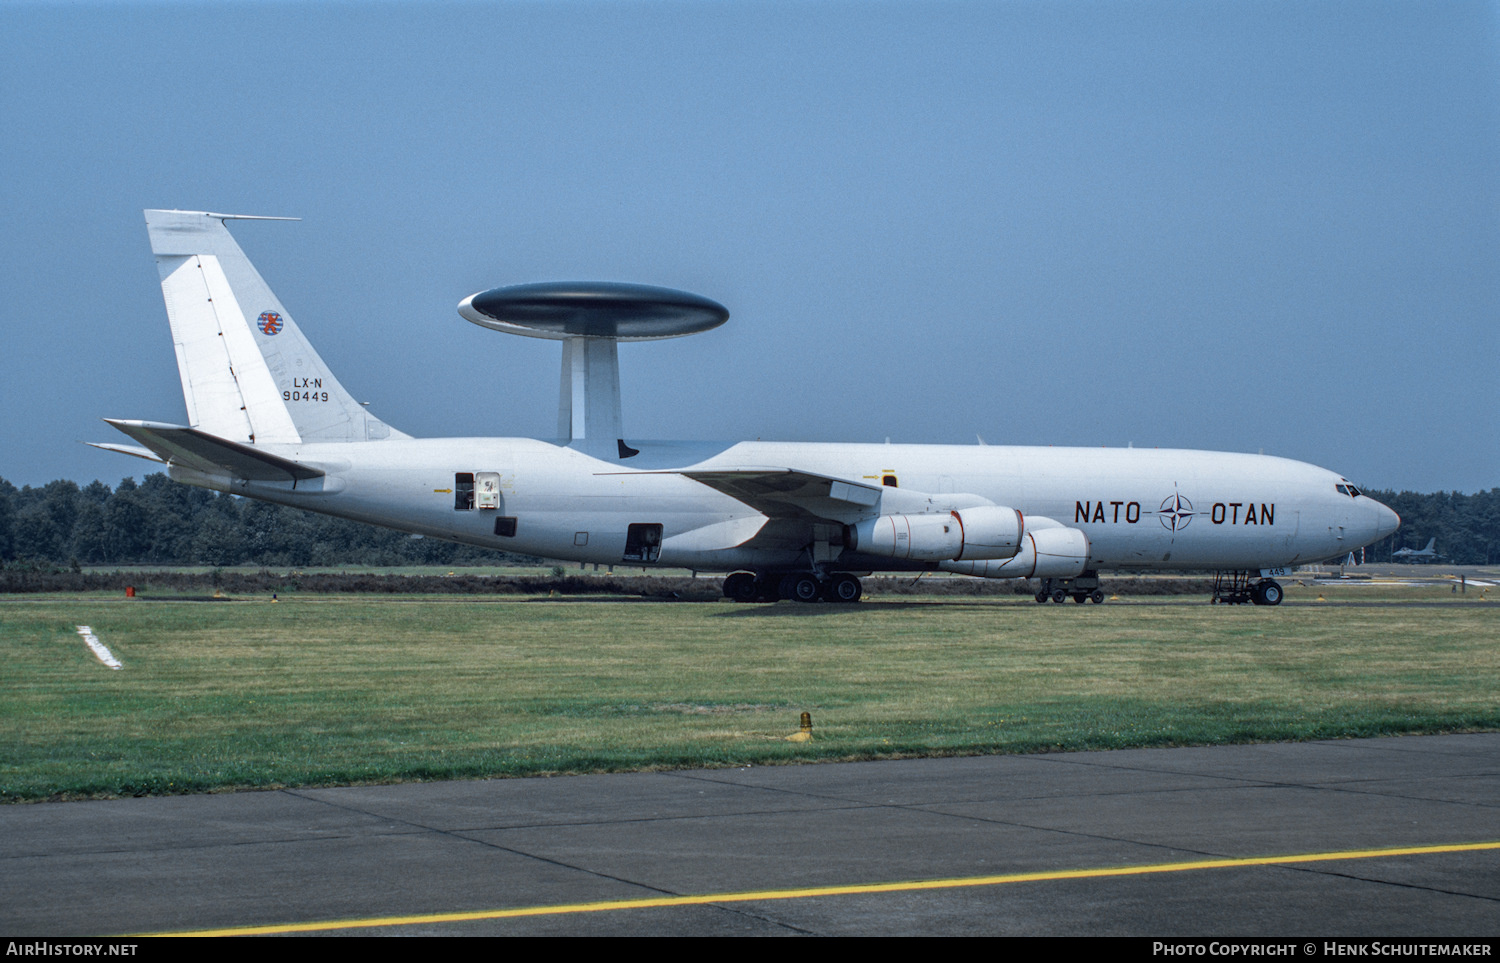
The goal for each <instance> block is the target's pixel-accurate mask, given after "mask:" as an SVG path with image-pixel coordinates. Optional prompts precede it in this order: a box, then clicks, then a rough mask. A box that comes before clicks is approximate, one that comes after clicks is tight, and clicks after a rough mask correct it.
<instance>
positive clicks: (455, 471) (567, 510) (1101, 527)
mask: <svg viewBox="0 0 1500 963" xmlns="http://www.w3.org/2000/svg"><path fill="white" fill-rule="evenodd" d="M639 447H640V449H641V454H640V455H639V456H637V457H635V458H632V459H631V464H630V466H629V467H628V468H627V467H625V466H624V465H622V464H619V463H611V462H604V461H599V460H597V459H594V458H591V457H589V456H588V455H586V454H583V453H582V452H579V451H577V450H574V449H572V448H568V447H564V446H561V445H557V444H552V443H549V442H544V441H537V440H533V439H525V438H431V439H415V438H413V439H390V440H386V441H381V442H372V443H354V444H348V443H342V444H309V445H302V446H285V447H279V448H278V447H275V446H267V449H268V450H269V451H271V452H274V453H276V454H280V455H282V456H284V457H288V458H292V459H294V460H296V461H298V462H300V463H302V464H305V465H309V466H315V467H320V468H322V469H323V470H324V471H326V472H327V474H326V476H325V477H324V478H320V479H314V480H313V481H312V482H302V483H300V484H299V485H298V486H295V487H294V486H293V485H292V484H291V483H288V482H253V481H250V482H247V481H242V480H238V479H230V478H227V477H214V476H208V475H203V474H202V473H199V472H193V471H190V470H182V469H173V477H174V478H178V480H180V481H184V482H188V483H189V484H198V485H203V486H205V487H211V488H216V489H219V490H224V491H232V492H234V493H236V494H242V495H248V496H251V497H256V498H263V499H267V500H270V501H276V502H281V503H283V504H286V505H292V506H295V507H298V508H306V509H311V510H313V511H320V512H325V513H328V514H334V515H341V516H344V517H348V518H354V519H357V520H360V521H365V522H370V523H373V524H377V525H384V526H388V527H391V528H397V529H401V530H404V531H410V532H416V533H420V534H423V535H427V536H431V537H435V538H443V539H451V540H455V541H460V542H466V543H469V544H473V545H479V546H483V547H486V548H494V549H502V550H505V551H509V552H516V553H521V554H528V555H538V556H542V557H546V558H555V559H567V560H572V561H578V562H595V563H601V564H622V563H628V562H638V561H639V559H627V558H626V551H625V549H626V542H627V533H628V529H629V526H630V525H631V524H642V523H645V524H652V525H661V526H662V530H661V535H662V541H661V547H660V553H659V555H658V556H657V557H656V559H655V561H654V563H653V564H656V565H672V566H681V567H687V568H700V569H710V570H733V569H736V568H778V567H785V566H794V565H796V564H798V562H799V559H800V558H801V557H802V555H803V547H801V546H784V547H778V546H775V545H770V546H764V547H745V546H744V545H743V543H744V542H746V541H748V540H750V538H751V536H753V535H754V534H755V533H756V532H757V530H758V529H759V528H760V527H761V525H762V523H763V522H764V519H763V518H762V517H761V516H760V515H759V513H757V512H756V511H754V510H753V509H751V508H749V507H748V506H747V505H745V504H743V503H741V502H739V501H737V500H735V499H734V498H731V497H729V496H727V495H725V494H722V493H720V492H718V491H716V490H714V489H711V488H709V487H707V486H705V485H703V484H700V483H699V482H697V481H694V480H692V479H691V478H688V477H686V476H684V475H682V474H678V473H677V472H678V471H681V470H687V469H693V470H702V469H713V468H733V467H738V466H745V465H782V464H791V465H796V466H798V467H799V468H801V469H804V470H807V471H812V472H818V473H821V474H826V475H830V476H834V477H842V478H849V479H851V480H856V481H858V480H863V481H865V482H866V483H868V484H872V485H882V486H883V487H885V486H890V485H891V484H892V483H894V485H895V486H896V487H899V488H901V489H915V490H917V491H920V492H924V493H930V494H933V495H936V496H939V497H942V496H947V495H959V496H962V495H972V496H979V498H981V499H984V500H987V501H989V502H993V503H995V504H997V505H1003V506H1008V507H1011V508H1015V509H1018V510H1019V511H1021V513H1022V514H1023V516H1024V517H1027V518H1031V517H1033V516H1042V517H1045V518H1049V519H1053V520H1055V521H1057V522H1061V523H1062V524H1064V525H1066V526H1068V527H1070V528H1076V529H1079V530H1081V531H1082V532H1083V533H1084V534H1085V535H1086V536H1087V538H1088V542H1089V567H1090V568H1093V569H1109V570H1183V569H1260V568H1271V567H1278V566H1289V565H1296V564H1301V563H1305V562H1310V561H1318V560H1321V559H1325V558H1329V557H1332V556H1335V555H1339V554H1341V553H1344V552H1347V551H1350V550H1352V549H1354V548H1358V547H1359V546H1361V545H1365V544H1367V543H1369V542H1371V541H1373V540H1375V539H1376V538H1378V537H1380V536H1381V535H1382V534H1384V533H1385V532H1387V531H1389V530H1390V529H1391V528H1392V527H1393V519H1394V516H1393V514H1392V513H1390V511H1389V509H1386V508H1385V507H1384V506H1383V505H1381V504H1380V503H1378V502H1375V501H1373V500H1371V499H1369V498H1365V497H1350V496H1348V495H1345V494H1342V493H1340V492H1339V491H1337V490H1336V488H1335V486H1336V485H1337V484H1338V483H1339V482H1340V479H1339V477H1338V476H1337V475H1335V474H1334V473H1333V472H1330V471H1327V470H1325V469H1322V468H1318V467H1315V466H1313V465H1308V464H1305V463H1302V462H1297V461H1292V460H1289V459H1285V458H1277V457H1272V456H1264V455H1248V454H1237V453H1227V452H1204V451H1186V450H1172V449H1136V448H1123V449H1122V448H1054V447H1046V448H1042V447H1011V446H998V445H996V446H956V445H864V444H819V443H790V442H740V443H737V444H732V445H716V444H712V443H702V442H676V443H650V442H644V443H639ZM482 472H493V473H496V474H497V475H498V476H499V492H498V496H497V498H496V500H495V502H494V507H490V508H475V507H455V487H456V486H455V478H456V476H460V475H464V474H469V475H473V474H475V473H482ZM960 501H962V499H960ZM497 519H512V520H513V522H510V523H507V524H506V525H501V526H497ZM497 529H498V530H502V531H505V532H507V534H497ZM840 565H841V567H844V568H859V569H865V570H896V571H900V570H918V569H926V568H933V567H934V566H933V565H931V564H929V563H925V562H913V561H910V560H905V559H894V558H888V557H879V556H869V555H856V554H854V553H847V554H846V555H844V556H843V557H842V558H841V559H840Z"/></svg>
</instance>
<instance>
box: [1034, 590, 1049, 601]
mask: <svg viewBox="0 0 1500 963" xmlns="http://www.w3.org/2000/svg"><path fill="white" fill-rule="evenodd" d="M1036 600H1037V601H1038V602H1043V603H1045V602H1046V601H1047V593H1046V592H1038V593H1036Z"/></svg>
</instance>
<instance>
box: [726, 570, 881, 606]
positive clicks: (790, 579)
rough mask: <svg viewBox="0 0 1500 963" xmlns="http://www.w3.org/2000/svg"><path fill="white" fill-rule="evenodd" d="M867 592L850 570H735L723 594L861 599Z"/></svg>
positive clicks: (756, 598) (753, 598)
mask: <svg viewBox="0 0 1500 963" xmlns="http://www.w3.org/2000/svg"><path fill="white" fill-rule="evenodd" d="M863 594H864V587H863V586H862V585H860V583H859V579H858V578H855V577H854V576H853V575H850V574H849V573H848V572H836V573H834V574H833V575H830V576H826V577H825V576H819V575H815V574H813V573H812V572H762V573H760V574H759V575H757V574H755V573H754V572H735V573H734V574H733V575H731V576H729V577H728V578H726V579H725V580H724V595H725V596H726V597H728V598H731V599H734V600H735V601H736V602H775V601H776V600H777V599H795V600H797V601H798V602H817V601H824V602H840V603H849V602H858V601H859V599H860V596H862V595H863Z"/></svg>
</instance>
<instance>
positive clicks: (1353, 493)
mask: <svg viewBox="0 0 1500 963" xmlns="http://www.w3.org/2000/svg"><path fill="white" fill-rule="evenodd" d="M1333 487H1334V488H1337V489H1338V490H1339V494H1340V495H1348V496H1349V497H1350V498H1358V497H1359V489H1358V488H1355V487H1354V486H1353V485H1350V484H1349V483H1347V482H1344V483H1341V484H1338V485H1334V486H1333Z"/></svg>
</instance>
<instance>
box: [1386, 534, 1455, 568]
mask: <svg viewBox="0 0 1500 963" xmlns="http://www.w3.org/2000/svg"><path fill="white" fill-rule="evenodd" d="M1436 544H1437V538H1436V537H1435V536H1434V537H1433V538H1429V539H1428V540H1427V547H1426V548H1422V549H1416V548H1398V549H1396V550H1395V551H1394V552H1392V553H1391V561H1393V562H1417V563H1421V562H1436V561H1437V560H1438V559H1440V558H1442V557H1443V556H1442V555H1440V554H1439V553H1437V552H1435V551H1433V548H1432V547H1433V546H1434V545H1436Z"/></svg>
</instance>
